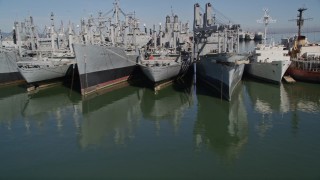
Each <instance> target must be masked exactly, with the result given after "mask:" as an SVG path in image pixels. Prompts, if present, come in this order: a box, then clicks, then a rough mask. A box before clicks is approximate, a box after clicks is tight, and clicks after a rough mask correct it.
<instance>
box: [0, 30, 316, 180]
mask: <svg viewBox="0 0 320 180" xmlns="http://www.w3.org/2000/svg"><path fill="white" fill-rule="evenodd" d="M318 34H319V33H318ZM282 37H286V36H285V35H278V37H277V39H278V40H279V38H282ZM314 37H315V39H316V38H318V37H320V36H318V35H317V36H316V35H314ZM309 39H310V37H309ZM311 40H312V34H311ZM316 40H318V41H319V38H318V39H316ZM255 44H256V43H255V42H253V41H251V42H243V43H241V47H240V49H241V51H248V50H251V49H252V48H253V47H254V45H255ZM191 84H192V83H191ZM25 91H26V90H25V88H24V87H19V86H11V87H1V88H0V108H1V111H0V146H1V148H0V179H48V178H49V177H50V178H52V179H68V178H74V179H82V178H83V179H99V178H100V179H101V178H104V179H115V178H122V179H143V178H145V179H178V178H181V179H187V178H190V179H212V178H216V179H228V178H231V179H232V178H236V179H320V172H319V169H320V133H319V132H320V84H308V83H301V82H298V83H295V84H281V85H273V84H268V83H262V82H259V81H255V80H252V79H246V78H245V79H244V80H243V81H242V82H241V84H240V85H239V86H238V88H237V89H236V91H235V93H234V95H233V97H232V98H233V99H232V101H231V102H227V101H224V100H221V99H220V98H219V97H220V96H219V95H216V94H215V93H213V92H212V91H210V90H208V89H207V88H206V87H205V86H203V85H201V84H197V85H194V84H192V85H190V86H188V87H187V88H181V87H179V86H176V85H175V86H169V87H167V88H165V89H163V90H161V91H160V92H159V93H158V94H156V95H155V94H154V92H153V91H152V90H150V89H149V88H145V87H135V86H127V87H123V88H120V89H117V90H112V91H110V92H105V93H102V92H101V93H100V94H96V95H95V96H91V97H86V98H82V97H81V96H80V94H79V93H77V92H74V91H71V90H70V89H69V88H65V87H63V86H58V87H53V88H50V89H46V90H42V91H39V92H38V93H35V94H27V93H26V92H25Z"/></svg>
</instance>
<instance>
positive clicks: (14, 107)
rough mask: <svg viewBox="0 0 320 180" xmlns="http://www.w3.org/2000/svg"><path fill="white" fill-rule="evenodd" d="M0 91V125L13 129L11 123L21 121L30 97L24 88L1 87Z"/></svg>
mask: <svg viewBox="0 0 320 180" xmlns="http://www.w3.org/2000/svg"><path fill="white" fill-rule="evenodd" d="M0 91H1V93H0V109H1V113H0V125H1V124H4V125H5V126H6V127H7V128H8V129H11V123H12V121H15V120H17V119H19V116H20V115H21V111H22V109H23V107H24V104H25V102H26V101H27V99H28V95H27V93H26V92H25V89H24V88H22V87H18V86H6V87H1V88H0Z"/></svg>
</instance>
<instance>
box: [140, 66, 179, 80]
mask: <svg viewBox="0 0 320 180" xmlns="http://www.w3.org/2000/svg"><path fill="white" fill-rule="evenodd" d="M149 61H150V60H149ZM150 62H151V63H153V64H148V66H147V65H146V63H144V64H138V65H139V66H140V68H141V70H142V71H143V73H144V74H145V75H146V76H147V77H148V78H149V79H150V80H151V81H152V82H154V83H158V82H163V81H166V80H170V79H173V78H175V77H176V76H178V74H179V72H180V70H181V63H178V62H174V61H169V62H170V65H167V63H166V65H162V63H161V62H158V63H159V65H156V63H154V62H152V61H150Z"/></svg>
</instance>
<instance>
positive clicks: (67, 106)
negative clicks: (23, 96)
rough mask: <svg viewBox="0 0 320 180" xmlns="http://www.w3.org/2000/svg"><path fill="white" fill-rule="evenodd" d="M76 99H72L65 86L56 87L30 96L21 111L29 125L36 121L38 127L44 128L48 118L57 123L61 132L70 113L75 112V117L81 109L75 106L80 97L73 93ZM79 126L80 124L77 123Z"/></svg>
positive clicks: (75, 119)
mask: <svg viewBox="0 0 320 180" xmlns="http://www.w3.org/2000/svg"><path fill="white" fill-rule="evenodd" d="M73 94H74V95H75V96H74V98H70V94H69V90H68V89H67V88H66V87H64V86H56V87H52V88H49V89H46V90H42V91H39V92H36V93H34V94H29V95H28V100H27V101H26V103H25V104H24V108H23V110H22V111H21V112H22V115H23V116H24V118H25V121H26V122H27V123H31V122H30V121H34V120H36V122H37V124H38V126H40V127H41V126H43V124H44V123H45V122H47V121H48V117H50V119H51V120H55V121H56V125H57V128H58V129H59V130H61V129H62V127H63V121H65V120H66V119H68V118H66V116H68V115H69V113H70V112H73V115H72V116H73V117H75V116H77V114H78V113H79V111H81V109H79V108H77V106H75V105H74V104H75V102H74V101H79V100H80V98H81V97H80V96H79V95H77V94H76V93H73ZM73 120H74V121H78V119H77V118H73ZM75 123H76V124H79V122H75Z"/></svg>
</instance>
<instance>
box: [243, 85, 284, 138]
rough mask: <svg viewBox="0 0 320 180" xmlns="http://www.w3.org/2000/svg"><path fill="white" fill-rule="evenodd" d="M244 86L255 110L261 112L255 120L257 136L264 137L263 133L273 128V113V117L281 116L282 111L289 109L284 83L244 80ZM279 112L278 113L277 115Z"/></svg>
mask: <svg viewBox="0 0 320 180" xmlns="http://www.w3.org/2000/svg"><path fill="white" fill-rule="evenodd" d="M244 84H245V87H246V90H247V93H248V95H249V99H250V100H251V103H252V107H253V108H254V110H255V111H256V112H258V113H259V114H261V116H259V118H260V120H259V121H256V122H257V125H256V127H255V128H256V130H257V131H258V134H259V136H261V137H264V136H265V134H266V133H267V132H268V131H269V130H270V129H271V128H273V124H274V123H273V120H274V116H273V114H277V115H276V116H275V117H276V118H278V117H281V118H282V117H283V116H282V115H283V114H284V113H287V112H288V111H289V110H290V101H289V96H288V93H287V92H286V90H285V88H284V84H282V83H281V84H280V86H279V85H275V84H266V83H260V82H254V81H250V82H248V81H245V83H244ZM278 114H279V115H278Z"/></svg>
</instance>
